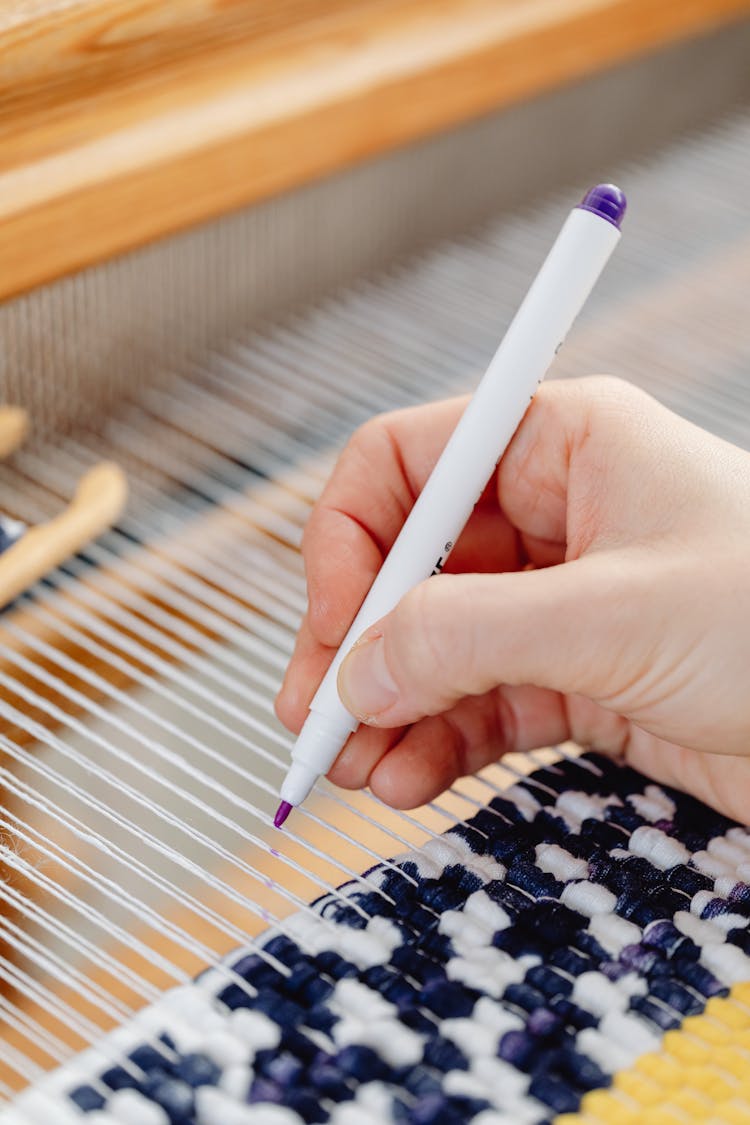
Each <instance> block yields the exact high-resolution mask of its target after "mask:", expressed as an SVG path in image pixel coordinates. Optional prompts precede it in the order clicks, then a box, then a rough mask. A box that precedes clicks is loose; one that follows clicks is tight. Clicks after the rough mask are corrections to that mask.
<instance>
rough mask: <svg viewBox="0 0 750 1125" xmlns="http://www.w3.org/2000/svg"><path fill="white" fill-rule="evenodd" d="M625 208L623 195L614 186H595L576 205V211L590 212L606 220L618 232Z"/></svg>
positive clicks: (625, 202)
mask: <svg viewBox="0 0 750 1125" xmlns="http://www.w3.org/2000/svg"><path fill="white" fill-rule="evenodd" d="M627 206H628V201H627V199H626V198H625V193H624V192H623V191H620V189H619V188H618V187H615V185H614V184H597V185H596V187H592V189H591V191H587V192H586V194H585V195H584V197H583V200H582V201H581V202H580V203H579V204H578V209H579V210H580V211H592V212H593V214H594V215H599V217H600V218H602V219H606V220H607V222H608V223H611V224H612V226H613V227H617V229H618V230H619V229H620V224H621V223H622V218H623V215H624V214H625V210H626V208H627Z"/></svg>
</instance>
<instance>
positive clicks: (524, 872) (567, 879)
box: [0, 755, 750, 1125]
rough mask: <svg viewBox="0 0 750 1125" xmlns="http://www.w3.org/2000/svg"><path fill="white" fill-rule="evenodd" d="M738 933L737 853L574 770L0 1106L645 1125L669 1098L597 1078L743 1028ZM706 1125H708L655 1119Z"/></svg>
mask: <svg viewBox="0 0 750 1125" xmlns="http://www.w3.org/2000/svg"><path fill="white" fill-rule="evenodd" d="M749 915H750V833H748V832H747V831H746V830H745V829H744V828H741V827H739V826H738V825H735V824H733V823H732V822H730V821H729V820H727V819H726V818H725V817H723V816H721V815H719V814H717V813H715V812H713V811H711V810H710V809H708V808H706V807H705V806H703V805H701V804H700V803H699V802H697V801H695V800H693V799H692V798H690V797H687V796H685V795H683V794H679V793H677V792H674V791H672V790H666V789H663V788H661V787H659V786H657V785H654V784H652V783H650V782H649V781H648V780H647V779H646V778H644V777H642V776H640V775H639V774H637V773H635V772H633V771H632V770H630V769H627V768H623V767H620V766H618V765H616V764H613V763H611V762H610V761H608V760H606V759H603V758H601V757H598V756H594V755H585V756H584V757H582V758H580V759H577V760H572V761H565V762H562V763H560V764H559V765H555V766H551V767H547V768H545V769H543V770H539V771H537V772H536V773H535V774H533V775H531V776H530V777H529V778H528V779H526V780H524V781H523V782H521V783H519V784H518V785H517V786H515V787H514V788H513V789H512V790H509V791H508V792H507V793H505V794H503V795H502V796H498V797H496V798H495V799H494V800H493V801H492V802H491V804H490V805H489V806H488V807H487V808H485V809H482V810H481V811H480V812H479V813H477V815H476V816H474V817H473V818H472V819H471V820H469V821H467V822H465V823H462V824H460V825H458V826H456V827H455V828H453V829H451V830H450V831H449V832H447V833H446V834H445V835H444V836H442V837H439V838H437V839H435V840H433V841H431V842H430V843H428V844H427V845H426V846H425V847H423V848H421V849H420V850H418V851H416V852H413V853H410V854H409V855H406V856H403V857H399V858H398V859H397V860H394V861H393V862H391V863H382V864H380V865H378V866H377V867H375V868H373V869H372V870H371V871H370V872H368V873H367V877H366V879H365V880H364V881H361V880H360V881H355V882H352V883H350V884H347V885H345V886H344V887H343V888H341V890H340V891H339V892H337V893H335V894H329V895H326V896H325V897H323V898H321V899H319V900H318V901H317V902H316V903H315V904H314V906H313V908H312V909H310V910H308V911H302V912H300V913H298V914H296V915H294V916H293V917H292V918H290V919H288V920H286V921H285V922H284V923H283V924H280V925H279V928H277V929H276V930H274V931H272V932H269V933H268V934H267V935H266V936H265V937H264V939H263V940H262V942H261V945H262V950H263V955H260V954H259V953H257V952H247V951H238V953H236V954H235V955H234V956H232V957H230V958H229V959H228V960H227V962H226V964H225V966H223V967H222V968H220V969H217V968H214V969H211V970H210V971H208V972H207V973H205V974H204V975H203V976H202V977H201V978H199V979H198V981H196V982H195V984H194V985H192V986H187V987H184V988H181V989H178V990H175V991H173V992H170V993H167V994H166V995H165V997H164V998H163V1000H162V1001H160V1003H159V1004H158V1005H156V1006H154V1007H152V1008H149V1009H147V1010H146V1011H145V1012H143V1013H141V1014H140V1015H139V1017H138V1018H137V1019H136V1020H135V1021H134V1023H133V1024H132V1026H129V1027H127V1028H122V1029H120V1030H118V1032H116V1033H114V1035H113V1036H110V1037H109V1039H108V1041H107V1043H106V1051H102V1050H100V1051H99V1052H97V1051H93V1052H87V1053H86V1054H85V1055H83V1056H81V1057H80V1058H78V1059H77V1060H76V1062H75V1064H74V1066H73V1067H70V1066H68V1067H64V1068H61V1070H59V1071H57V1072H55V1073H54V1075H52V1076H51V1077H50V1078H49V1079H47V1080H46V1082H45V1083H43V1084H42V1085H40V1086H38V1087H37V1088H36V1089H35V1090H34V1091H32V1092H30V1093H27V1094H25V1095H22V1096H21V1098H20V1099H19V1101H18V1102H17V1110H19V1111H20V1110H23V1111H24V1113H25V1114H26V1116H22V1117H20V1118H18V1119H17V1120H19V1121H20V1120H23V1121H27V1122H28V1121H40V1122H41V1121H44V1122H50V1121H52V1120H54V1121H55V1122H56V1125H57V1123H58V1122H59V1123H60V1125H63V1123H64V1122H65V1121H66V1120H68V1116H70V1119H71V1120H78V1121H79V1122H80V1121H81V1120H82V1115H83V1119H84V1120H86V1121H87V1122H88V1125H105V1122H106V1123H108V1125H115V1123H117V1122H119V1123H127V1122H133V1123H135V1122H138V1125H170V1123H171V1125H191V1123H193V1122H198V1123H200V1125H245V1123H248V1125H264V1123H265V1125H284V1123H286V1125H293V1123H294V1125H298V1123H300V1122H302V1121H310V1122H326V1121H331V1122H334V1123H335V1125H381V1123H383V1122H388V1121H395V1122H404V1123H410V1125H454V1123H455V1125H459V1123H461V1125H462V1123H464V1122H469V1121H471V1122H473V1123H474V1125H532V1123H533V1125H538V1123H542V1122H551V1121H553V1120H554V1119H555V1118H556V1117H557V1116H558V1115H561V1114H577V1113H578V1112H579V1111H580V1110H581V1107H582V1105H583V1114H584V1115H585V1116H583V1117H581V1118H580V1119H577V1118H575V1117H574V1118H571V1117H566V1118H565V1120H566V1122H571V1121H573V1120H581V1121H584V1120H585V1121H587V1122H588V1121H592V1122H593V1121H595V1122H596V1123H597V1125H600V1123H601V1122H611V1123H612V1125H618V1123H620V1122H626V1121H630V1120H635V1119H636V1118H634V1117H632V1116H631V1117H626V1116H623V1114H624V1113H625V1112H626V1111H627V1112H630V1113H631V1114H632V1113H635V1114H636V1117H637V1119H638V1120H639V1121H642V1120H651V1118H648V1117H647V1118H644V1117H643V1115H642V1110H643V1107H645V1106H646V1105H648V1104H650V1105H652V1106H653V1105H655V1104H656V1101H658V1102H659V1104H660V1105H661V1109H660V1111H659V1112H662V1110H664V1111H665V1112H667V1109H668V1107H667V1109H665V1103H666V1102H668V1100H669V1083H667V1084H666V1085H665V1084H664V1083H662V1084H661V1086H659V1083H658V1082H657V1087H658V1088H657V1094H656V1095H654V1092H653V1089H654V1086H653V1079H650V1078H648V1074H647V1073H646V1072H643V1073H644V1074H645V1078H644V1082H641V1083H640V1085H639V1082H638V1081H635V1080H633V1079H632V1078H631V1079H630V1080H628V1079H627V1078H625V1079H624V1083H625V1084H624V1086H623V1085H622V1084H621V1082H622V1079H621V1077H618V1078H617V1079H616V1080H615V1082H614V1084H613V1077H615V1076H618V1075H619V1076H624V1075H627V1074H628V1073H629V1072H633V1067H634V1066H636V1067H637V1065H638V1061H639V1060H648V1059H652V1058H657V1059H658V1058H660V1057H662V1056H663V1055H664V1051H665V1045H666V1044H667V1043H668V1042H669V1040H668V1039H667V1038H665V1037H667V1036H669V1035H670V1034H671V1035H672V1040H674V1035H675V1033H677V1035H678V1036H683V1040H682V1041H683V1042H687V1043H688V1048H687V1050H688V1056H686V1057H689V1050H690V1038H691V1037H690V1035H689V1034H688V1036H687V1038H685V1037H684V1028H685V1027H686V1026H688V1024H687V1022H686V1021H689V1020H690V1019H691V1018H693V1017H699V1018H700V1019H702V1020H703V1021H704V1022H705V1021H708V1023H709V1024H710V1023H711V1021H713V1022H716V1018H715V1016H712V1015H711V1011H712V1010H714V1011H715V1010H716V1009H715V1005H716V1004H717V1003H719V1002H720V1003H721V1004H724V1009H726V1006H727V1004H729V1006H730V1007H732V1009H733V1010H734V1008H737V1010H741V1011H745V1012H746V1014H747V1010H746V1009H743V1008H742V1005H743V1003H744V1001H743V997H744V998H745V1000H747V998H748V994H747V990H745V992H744V993H742V992H741V991H738V990H737V989H735V991H734V992H733V993H732V994H731V997H730V1001H725V1000H722V999H721V998H724V997H727V996H729V995H730V990H731V989H732V986H735V985H738V983H739V982H743V981H750V956H748V953H750V935H749V934H748V927H747V920H748V916H749ZM738 997H739V999H738ZM712 998H714V999H713V1001H712ZM709 1002H711V1003H713V1004H714V1009H709V1010H708V1011H706V1008H707V1004H709ZM738 1005H739V1007H737V1006H738ZM724 1009H722V1010H724ZM719 1022H721V1020H720V1021H719ZM736 1022H737V1021H736V1020H735V1024H736ZM740 1022H741V1021H740ZM724 1024H725V1025H726V1018H724ZM727 1026H730V1028H731V1020H730V1021H729V1025H727ZM743 1026H744V1031H743V1029H742V1027H740V1026H739V1025H737V1028H736V1033H737V1035H738V1036H739V1037H740V1042H739V1046H740V1049H741V1050H742V1051H745V1050H746V1049H747V1046H748V1038H747V1020H746V1021H745V1025H743ZM680 1029H682V1030H680ZM722 1034H723V1035H724V1040H726V1039H727V1034H729V1038H730V1039H731V1032H730V1033H726V1026H725V1030H724V1032H722ZM743 1034H744V1035H745V1038H744V1039H742V1035H743ZM692 1038H693V1039H695V1038H696V1037H695V1035H693V1036H692ZM698 1039H699V1040H700V1036H698ZM709 1039H710V1036H709ZM118 1051H119V1052H120V1054H121V1058H122V1063H121V1064H118V1065H114V1066H113V1065H112V1064H111V1058H112V1055H113V1053H116V1052H118ZM678 1054H679V1051H678ZM683 1054H684V1051H683ZM105 1057H106V1058H108V1059H109V1060H110V1062H109V1063H108V1065H105V1062H104V1059H105ZM695 1057H697V1056H695ZM703 1061H704V1062H705V1057H704V1060H703ZM735 1063H736V1060H735ZM649 1065H650V1064H649ZM670 1065H671V1064H670V1063H669V1062H667V1063H664V1064H662V1071H663V1072H664V1073H666V1071H665V1070H664V1068H665V1067H666V1069H667V1070H668V1069H669V1066H670ZM707 1065H708V1064H707ZM673 1077H674V1075H673ZM673 1085H674V1084H673ZM677 1086H679V1083H677ZM608 1087H612V1089H611V1090H610V1092H609V1093H607V1094H604V1093H602V1091H605V1090H606V1089H607V1088H608ZM674 1088H677V1087H674ZM644 1091H645V1093H644ZM665 1091H666V1092H665ZM649 1092H650V1093H649ZM587 1095H588V1100H587ZM649 1096H650V1097H651V1102H649V1100H648V1099H649ZM702 1097H703V1095H702V1094H701V1093H700V1092H699V1096H698V1100H697V1102H696V1103H695V1104H696V1105H697V1106H698V1107H700V1105H701V1104H702V1101H701V1099H702ZM597 1098H598V1099H599V1101H597V1100H596V1099H597ZM592 1099H593V1100H592ZM607 1099H608V1100H607ZM735 1101H736V1097H735ZM740 1104H744V1106H745V1110H746V1112H747V1117H746V1118H745V1119H746V1120H750V1101H746V1102H744V1103H742V1100H741V1099H740ZM727 1105H730V1099H727ZM730 1108H731V1105H730ZM639 1111H641V1113H640V1116H638V1112H639ZM13 1112H14V1111H13V1110H11V1111H9V1114H8V1115H2V1114H0V1122H2V1123H3V1125H6V1122H7V1123H8V1125H9V1123H10V1122H11V1121H12V1120H13V1118H12V1117H11V1116H10V1114H12V1113H13ZM704 1119H705V1120H709V1119H710V1120H712V1121H716V1120H723V1118H721V1117H711V1118H709V1117H705V1118H703V1117H701V1116H700V1115H699V1114H698V1110H697V1109H696V1110H695V1113H693V1114H692V1115H691V1113H690V1112H689V1111H688V1110H683V1109H680V1112H679V1114H678V1115H677V1116H676V1117H673V1118H670V1117H669V1116H667V1117H664V1118H663V1120H664V1121H671V1120H675V1121H683V1122H684V1121H692V1120H696V1121H697V1120H704ZM653 1120H654V1121H656V1120H657V1117H653ZM658 1120H662V1118H661V1117H660V1118H658ZM726 1120H727V1121H733V1120H736V1118H733V1117H731V1115H729V1114H728V1115H727V1117H726Z"/></svg>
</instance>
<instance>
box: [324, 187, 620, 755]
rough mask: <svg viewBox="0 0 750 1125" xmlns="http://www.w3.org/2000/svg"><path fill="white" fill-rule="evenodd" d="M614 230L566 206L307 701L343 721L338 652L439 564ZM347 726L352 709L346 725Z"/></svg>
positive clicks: (613, 240) (602, 261)
mask: <svg viewBox="0 0 750 1125" xmlns="http://www.w3.org/2000/svg"><path fill="white" fill-rule="evenodd" d="M619 238H620V231H619V230H618V229H617V227H615V226H613V225H612V223H610V222H608V221H607V220H606V219H603V218H601V217H600V216H599V215H596V214H593V213H592V212H590V211H584V210H581V209H579V208H576V209H575V210H574V211H572V212H571V214H570V215H569V216H568V218H567V220H566V222H565V223H564V225H563V227H562V229H561V231H560V234H559V235H558V237H557V240H556V241H555V243H554V245H553V246H552V249H551V250H550V252H549V254H548V255H547V258H546V260H545V262H544V264H543V265H542V268H541V269H540V271H539V273H538V274H537V276H536V278H535V279H534V282H533V284H532V285H531V288H530V289H529V291H528V293H527V295H526V297H525V299H524V301H523V303H522V304H521V306H520V308H519V310H518V312H517V313H516V315H515V317H514V318H513V321H512V322H511V324H510V327H509V328H508V330H507V332H506V334H505V337H504V338H503V341H502V343H501V344H500V346H499V348H498V350H497V352H496V353H495V355H494V357H493V358H492V360H491V362H490V364H489V367H488V368H487V371H486V373H485V375H484V376H483V378H482V380H481V382H480V383H479V386H478V387H477V389H476V391H475V393H474V395H473V396H472V398H471V401H470V402H469V404H468V406H467V407H466V410H465V411H464V413H463V415H462V416H461V419H460V421H459V422H458V425H457V426H456V429H455V430H454V432H453V434H452V435H451V437H450V439H449V441H448V443H447V445H446V446H445V449H444V450H443V452H442V454H441V456H440V458H439V460H438V462H437V464H436V465H435V468H434V469H433V471H432V473H431V475H430V477H429V479H428V480H427V483H426V484H425V486H424V488H423V490H422V492H421V493H420V495H419V497H418V498H417V501H416V503H415V504H414V507H413V508H412V510H411V512H410V514H409V516H408V518H407V520H406V522H405V523H404V526H403V528H402V529H401V532H400V534H399V535H398V538H397V539H396V541H395V543H394V544H393V547H392V548H391V550H390V552H389V554H388V557H387V558H386V560H385V562H384V563H383V566H382V568H381V570H380V573H379V574H378V576H377V578H376V579H375V582H374V583H373V585H372V587H371V588H370V592H369V593H368V594H367V596H366V598H365V599H364V601H363V603H362V606H361V608H360V610H359V612H358V613H357V615H356V617H355V619H354V621H353V622H352V625H351V627H350V629H349V631H348V633H347V635H346V637H345V638H344V641H343V642H342V644H341V647H340V649H339V651H338V653H337V655H336V657H335V659H334V661H333V663H332V664H331V666H330V668H329V670H328V672H327V674H326V676H325V678H324V679H323V681H322V683H321V685H320V687H319V688H318V691H317V692H316V694H315V696H314V697H313V700H312V703H311V704H310V709H311V711H313V712H318V713H324V714H326V715H327V716H330V717H332V716H333V715H335V714H339V715H340V718H341V721H342V723H344V722H345V721H346V720H345V716H346V715H347V714H348V712H346V710H345V708H344V706H343V704H342V703H341V701H340V700H339V697H338V692H337V689H336V677H337V674H338V669H339V666H340V664H341V662H342V661H343V659H344V658H345V656H346V655H347V653H348V652H349V650H350V649H351V647H352V645H353V644H354V642H355V641H356V640H357V639H358V638H359V637H360V636H361V635H362V633H363V632H364V631H365V630H366V629H368V628H369V627H370V626H371V625H373V624H374V623H375V622H376V621H378V620H379V619H380V618H381V617H384V616H385V615H386V614H387V613H389V612H390V611H391V610H392V609H393V608H394V607H395V606H396V605H397V604H398V602H399V601H400V600H401V598H402V597H403V596H404V595H405V594H406V593H408V591H409V590H411V589H413V587H414V586H416V585H418V583H420V582H422V581H423V580H424V579H425V578H427V577H429V576H430V575H431V574H434V573H436V572H439V571H440V570H441V569H442V567H443V564H444V563H445V560H446V558H447V557H448V555H449V554H450V551H451V550H452V547H453V545H454V543H455V542H456V540H457V539H458V537H459V535H460V534H461V531H462V530H463V528H464V526H465V525H466V523H467V521H468V519H469V517H470V516H471V513H472V511H473V510H474V507H475V506H476V503H477V501H478V500H479V497H480V496H481V494H482V492H483V491H484V489H485V487H486V485H487V482H488V481H489V479H490V477H491V476H492V473H493V471H494V469H495V467H496V465H497V463H498V461H499V460H500V458H501V457H502V455H503V453H504V452H505V450H506V448H507V447H508V445H509V443H510V440H511V438H512V437H513V434H514V433H515V431H516V430H517V428H518V426H519V424H520V422H521V420H522V418H523V416H524V414H525V413H526V410H527V409H528V406H529V403H530V402H531V399H532V398H533V397H534V393H535V391H536V390H537V388H538V386H539V384H540V383H541V381H542V379H543V378H544V376H545V375H546V373H547V371H548V369H549V367H550V365H551V364H552V361H553V359H554V358H555V355H556V353H557V352H558V351H559V349H560V347H561V345H562V343H563V342H564V340H565V337H566V336H567V334H568V332H569V330H570V328H571V325H572V324H573V322H574V320H575V318H576V316H577V315H578V313H579V312H580V310H581V308H582V307H583V305H584V303H585V301H586V299H587V297H588V296H589V293H590V292H591V290H592V288H593V286H594V284H595V283H596V280H597V278H598V277H599V275H600V273H601V272H602V270H603V268H604V266H605V265H606V263H607V260H608V259H609V257H610V255H611V253H612V251H613V250H614V248H615V246H616V245H617V243H618V241H619ZM355 727H356V720H355V719H354V718H351V723H350V725H349V729H351V730H354V729H355ZM329 765H330V763H329ZM326 768H328V767H327V766H326ZM321 772H322V771H321Z"/></svg>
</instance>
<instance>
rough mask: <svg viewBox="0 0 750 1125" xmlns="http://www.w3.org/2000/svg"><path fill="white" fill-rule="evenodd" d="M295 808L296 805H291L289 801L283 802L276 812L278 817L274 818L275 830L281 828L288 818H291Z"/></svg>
mask: <svg viewBox="0 0 750 1125" xmlns="http://www.w3.org/2000/svg"><path fill="white" fill-rule="evenodd" d="M293 808H294V805H290V804H289V802H288V801H282V802H281V804H280V805H279V807H278V809H277V810H276V816H275V817H274V818H273V823H274V827H275V828H281V826H282V824H283V823H284V821H285V820H286V818H287V817H288V816H289V813H290V812H291V811H292V809H293Z"/></svg>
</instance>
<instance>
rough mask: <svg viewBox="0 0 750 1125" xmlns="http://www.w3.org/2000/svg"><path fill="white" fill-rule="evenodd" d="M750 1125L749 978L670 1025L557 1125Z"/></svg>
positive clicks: (557, 1121)
mask: <svg viewBox="0 0 750 1125" xmlns="http://www.w3.org/2000/svg"><path fill="white" fill-rule="evenodd" d="M693 1122H700V1123H701V1125H750V982H743V983H742V984H736V985H735V986H734V987H733V988H732V990H731V992H730V994H729V996H727V997H725V998H724V999H713V1000H709V1002H708V1004H707V1005H706V1008H705V1011H704V1012H703V1014H702V1015H700V1016H689V1017H688V1018H687V1019H686V1020H685V1021H684V1022H683V1024H682V1027H680V1028H679V1029H678V1030H676V1031H668V1032H667V1033H666V1034H665V1036H664V1039H663V1040H662V1046H661V1049H660V1050H659V1051H653V1052H651V1053H649V1054H647V1055H642V1056H641V1058H639V1059H637V1060H636V1062H635V1063H634V1064H633V1065H632V1067H630V1068H629V1069H628V1070H623V1071H620V1073H619V1074H616V1075H615V1076H614V1078H613V1080H612V1085H611V1087H610V1088H609V1089H607V1090H594V1091H592V1092H591V1093H590V1094H587V1095H586V1097H585V1098H584V1099H583V1103H582V1105H581V1110H580V1112H579V1113H564V1114H561V1115H560V1116H559V1117H556V1118H555V1122H554V1125H693Z"/></svg>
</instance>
